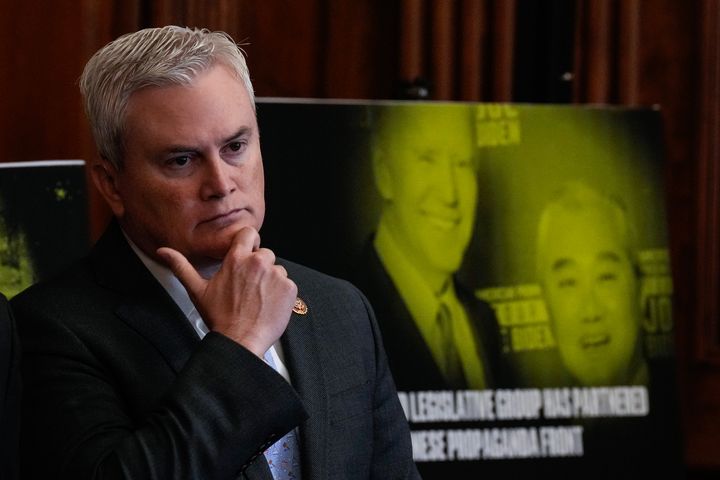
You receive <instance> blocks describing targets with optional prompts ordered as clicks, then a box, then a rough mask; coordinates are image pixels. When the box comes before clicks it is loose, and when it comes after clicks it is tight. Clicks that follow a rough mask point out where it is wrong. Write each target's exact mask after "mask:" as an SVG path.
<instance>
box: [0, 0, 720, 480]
mask: <svg viewBox="0 0 720 480" xmlns="http://www.w3.org/2000/svg"><path fill="white" fill-rule="evenodd" d="M169 23H174V24H182V25H189V26H205V27H208V28H211V29H222V30H225V31H227V32H228V33H230V34H231V35H232V36H233V37H234V38H235V39H236V40H246V41H247V43H248V44H247V46H246V51H247V53H248V55H249V63H250V69H251V72H252V75H253V80H254V84H255V87H256V91H257V94H258V95H260V96H289V97H320V98H363V99H387V98H402V97H406V96H408V95H416V94H417V92H418V91H422V90H423V89H426V90H427V91H428V92H429V97H428V98H430V99H450V100H478V101H522V102H543V103H546V102H556V103H568V102H570V103H603V104H615V105H656V104H657V105H660V106H661V107H662V115H663V118H664V128H665V135H666V145H667V171H666V178H667V198H668V212H669V216H670V230H671V251H672V262H673V269H674V285H675V291H676V297H675V312H674V313H675V317H674V318H675V320H676V324H675V325H676V334H677V335H676V337H677V338H676V339H677V352H678V362H679V366H680V368H679V382H680V386H681V399H682V405H683V412H682V413H683V425H684V434H685V444H686V451H685V457H686V460H687V464H688V465H689V467H690V468H691V472H692V477H693V478H714V477H715V476H717V475H720V446H719V445H720V332H719V331H718V330H719V329H718V325H719V324H720V317H719V310H720V308H719V307H720V304H719V299H720V295H719V293H720V289H719V281H720V256H719V249H718V245H719V241H720V234H719V230H720V210H719V208H718V207H719V205H720V204H719V203H718V202H719V200H720V199H719V198H718V197H719V196H720V190H719V189H720V157H719V154H720V137H719V136H718V131H719V129H720V4H718V1H717V0H684V1H677V0H457V1H454V0H257V1H251V0H214V1H213V0H204V1H203V0H53V1H41V0H0V146H1V148H2V152H3V153H2V155H1V156H0V158H1V160H2V161H21V160H36V159H49V158H82V159H86V160H91V159H92V158H93V157H94V155H95V150H94V147H93V145H92V141H91V138H90V133H89V129H88V127H87V125H86V123H85V119H84V117H83V114H82V107H81V104H80V98H79V94H78V91H77V78H78V77H79V75H80V72H81V70H82V67H83V65H84V63H85V62H86V61H87V59H88V58H89V57H90V56H91V55H92V53H93V52H94V51H95V50H97V49H98V48H99V47H101V46H102V45H104V44H105V43H107V42H108V41H110V40H111V39H113V38H115V37H116V36H118V35H120V34H122V33H125V32H129V31H132V30H136V29H138V28H142V27H148V26H159V25H165V24H169ZM90 212H91V223H92V235H93V237H96V236H97V234H98V233H99V232H100V231H101V229H102V227H103V225H104V223H105V222H106V221H107V219H108V211H107V209H106V208H105V207H104V206H103V204H102V202H100V201H99V198H98V196H97V194H96V193H95V192H92V193H91V205H90Z"/></svg>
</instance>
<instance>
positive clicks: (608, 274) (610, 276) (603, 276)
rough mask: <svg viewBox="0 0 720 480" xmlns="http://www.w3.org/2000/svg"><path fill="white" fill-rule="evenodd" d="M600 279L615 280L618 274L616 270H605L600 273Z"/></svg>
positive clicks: (604, 280)
mask: <svg viewBox="0 0 720 480" xmlns="http://www.w3.org/2000/svg"><path fill="white" fill-rule="evenodd" d="M598 280H599V281H600V282H614V281H615V280H617V275H616V274H615V272H603V273H601V274H600V275H598Z"/></svg>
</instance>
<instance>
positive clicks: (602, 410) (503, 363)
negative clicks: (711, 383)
mask: <svg viewBox="0 0 720 480" xmlns="http://www.w3.org/2000/svg"><path fill="white" fill-rule="evenodd" d="M258 116H259V121H260V129H261V141H262V148H263V155H264V162H265V169H266V178H267V179H266V190H267V195H266V196H267V200H268V207H267V216H266V221H265V225H264V227H263V230H262V232H261V234H262V238H263V242H264V244H265V245H267V246H269V247H270V248H272V249H273V250H274V251H276V252H277V253H278V254H279V255H281V256H284V257H287V258H290V259H292V260H294V261H298V262H300V263H304V264H306V265H308V266H310V267H314V268H317V269H319V270H321V271H324V272H326V273H330V274H333V275H336V276H339V277H342V278H347V279H349V280H351V281H353V282H354V283H356V284H357V285H358V286H359V287H360V288H361V290H362V291H363V292H364V293H365V295H367V296H368V297H369V299H370V301H371V303H372V304H373V306H374V309H375V313H376V316H377V321H378V324H379V326H380V329H381V332H382V334H383V337H384V341H385V348H386V350H387V352H388V357H389V360H390V366H391V369H392V370H393V375H394V377H395V380H396V383H397V386H398V390H399V396H400V400H401V403H402V404H403V407H404V409H405V412H406V415H407V417H408V420H409V422H410V426H411V430H412V436H413V450H414V457H415V459H416V462H417V464H418V468H419V469H420V471H421V474H422V475H423V477H424V478H470V476H473V475H481V474H483V475H484V474H503V475H508V474H511V475H520V474H523V475H533V476H538V475H540V476H541V477H539V478H545V477H546V476H547V478H569V477H568V476H570V475H578V476H582V478H647V477H652V476H653V475H655V476H656V477H657V478H675V477H676V476H679V475H681V472H682V466H681V439H680V434H679V424H678V417H677V416H678V409H677V404H676V392H675V376H674V361H673V345H672V339H673V323H672V315H671V310H672V308H671V304H672V282H671V276H670V270H669V255H668V237H667V229H666V223H665V222H666V214H665V204H664V198H665V197H664V187H663V151H662V137H661V125H660V115H659V112H657V111H653V110H647V109H646V110H628V109H619V108H597V107H582V108H579V107H570V106H531V105H500V104H472V103H420V102H417V103H413V102H409V103H399V102H395V103H393V102H352V101H350V102H348V101H344V102H318V101H307V102H306V101H286V100H282V99H265V100H262V101H260V102H259V104H258ZM542 218H545V220H544V221H543V220H541V219H542ZM543 222H544V223H543ZM443 272H444V273H443ZM441 273H443V274H441ZM443 275H444V276H443ZM443 278H445V280H442V279H443ZM448 279H449V280H448ZM426 280H427V281H426ZM449 285H450V286H449ZM448 290H450V293H447V292H448ZM431 292H435V293H439V294H442V295H445V296H446V297H450V301H449V302H448V304H449V305H450V306H449V307H448V308H449V310H450V311H454V312H455V317H454V319H453V321H452V323H453V324H454V325H455V329H454V330H453V331H452V332H451V333H450V334H448V333H447V332H444V333H442V328H441V327H439V326H438V325H439V324H440V322H439V320H436V319H435V318H436V317H439V314H438V315H436V314H435V313H434V309H435V308H437V305H439V304H441V303H445V301H444V300H438V299H436V298H434V296H433V295H434V294H433V293H431ZM408 298H411V299H412V300H408ZM437 298H440V297H439V296H438V297H437ZM438 310H439V309H438ZM458 318H459V320H458ZM433 322H435V323H433ZM421 325H423V326H421ZM588 325H589V326H588ZM458 332H459V333H458ZM441 337H442V338H444V339H447V338H451V339H454V341H450V342H448V341H447V340H442V339H441ZM468 339H472V340H468ZM448 343H451V344H453V343H454V347H455V348H454V349H455V350H456V352H454V353H453V354H452V355H449V354H447V353H443V352H444V351H446V350H448V349H447V348H445V346H446V345H447V344H448ZM450 350H452V349H450ZM473 353H477V359H474V360H473V359H472V358H470V357H472V356H473ZM452 358H454V359H455V360H452ZM458 358H459V360H458ZM478 359H479V361H478ZM458 363H459V364H460V365H461V370H462V372H463V373H462V374H461V375H460V377H457V376H454V374H452V372H453V371H457V364H458ZM451 378H461V380H451Z"/></svg>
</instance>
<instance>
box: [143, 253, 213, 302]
mask: <svg viewBox="0 0 720 480" xmlns="http://www.w3.org/2000/svg"><path fill="white" fill-rule="evenodd" d="M155 253H157V254H158V256H159V257H160V258H161V259H162V260H163V261H164V262H165V265H166V266H167V267H168V268H169V269H170V270H172V272H173V273H174V274H175V276H176V277H177V278H178V280H180V283H182V284H183V286H184V287H185V289H186V290H187V291H188V294H190V297H191V298H193V299H195V298H198V297H200V296H202V293H203V291H204V290H205V285H206V284H207V280H205V279H204V278H202V277H201V276H200V274H199V273H198V272H197V270H195V267H193V266H192V265H191V264H190V262H189V261H188V259H187V258H185V255H183V254H182V253H180V252H178V251H177V250H174V249H172V248H169V247H160V248H158V249H157V251H156V252H155Z"/></svg>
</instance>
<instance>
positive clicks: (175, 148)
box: [163, 127, 252, 153]
mask: <svg viewBox="0 0 720 480" xmlns="http://www.w3.org/2000/svg"><path fill="white" fill-rule="evenodd" d="M250 131H252V128H251V127H241V128H240V129H239V130H238V131H237V132H235V133H233V134H232V135H230V136H229V137H227V138H225V139H223V140H221V141H220V145H225V144H226V143H228V142H232V141H233V140H236V139H237V138H238V137H242V136H243V135H247V134H248V132H250ZM200 150H202V148H199V147H198V146H197V145H195V146H192V145H181V144H177V145H171V146H169V147H167V148H165V149H163V153H187V152H199V151H200Z"/></svg>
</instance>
